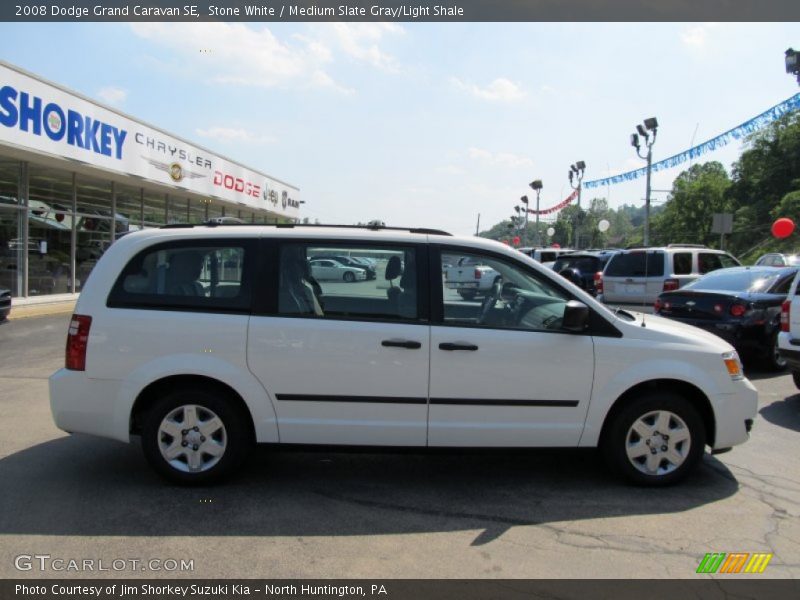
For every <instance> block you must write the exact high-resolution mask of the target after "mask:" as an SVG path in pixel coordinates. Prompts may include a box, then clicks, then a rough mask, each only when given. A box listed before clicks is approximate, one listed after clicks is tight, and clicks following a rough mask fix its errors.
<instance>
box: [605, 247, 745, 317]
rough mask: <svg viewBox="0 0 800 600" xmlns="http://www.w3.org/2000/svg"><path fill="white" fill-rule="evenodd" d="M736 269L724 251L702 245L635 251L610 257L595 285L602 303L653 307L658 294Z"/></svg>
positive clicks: (629, 250) (737, 263) (733, 259)
mask: <svg viewBox="0 0 800 600" xmlns="http://www.w3.org/2000/svg"><path fill="white" fill-rule="evenodd" d="M736 266H739V261H738V260H736V259H735V258H734V257H733V256H731V255H730V254H728V253H727V252H723V251H722V250H712V249H710V248H706V247H705V246H697V245H689V244H670V245H669V246H666V247H660V248H634V249H628V250H624V251H622V252H619V253H617V254H615V255H614V256H612V257H611V259H610V260H609V261H608V263H607V264H606V268H605V270H604V271H603V277H602V279H601V280H600V281H599V282H598V283H599V285H600V287H601V288H602V300H603V302H606V303H613V304H638V303H646V304H652V303H653V302H655V300H656V298H657V297H658V295H659V294H660V293H661V292H669V291H671V290H677V289H679V288H682V287H683V286H685V285H686V284H687V283H690V282H692V281H694V280H695V279H699V278H700V277H701V276H702V275H705V274H706V273H710V272H711V271H716V270H717V269H723V268H727V267H736Z"/></svg>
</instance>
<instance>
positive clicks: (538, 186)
mask: <svg viewBox="0 0 800 600" xmlns="http://www.w3.org/2000/svg"><path fill="white" fill-rule="evenodd" d="M530 186H531V189H533V191H534V192H536V238H535V239H536V245H537V246H541V245H542V233H541V231H539V194H540V193H541V191H542V180H541V179H535V180H534V181H531V183H530ZM523 197H524V198H526V199H527V196H523ZM527 207H528V206H527V203H526V204H525V208H527ZM527 216H528V211H527V210H526V211H525V217H526V218H527Z"/></svg>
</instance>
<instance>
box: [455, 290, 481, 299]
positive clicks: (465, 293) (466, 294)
mask: <svg viewBox="0 0 800 600" xmlns="http://www.w3.org/2000/svg"><path fill="white" fill-rule="evenodd" d="M458 295H459V296H461V297H462V298H463V299H464V300H467V301H469V300H474V299H475V296H477V295H478V292H476V291H475V290H458Z"/></svg>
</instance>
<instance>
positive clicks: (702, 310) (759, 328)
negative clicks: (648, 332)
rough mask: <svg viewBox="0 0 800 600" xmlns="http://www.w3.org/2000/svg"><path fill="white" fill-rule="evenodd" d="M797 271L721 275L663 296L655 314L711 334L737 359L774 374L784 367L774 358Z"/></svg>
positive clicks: (765, 270)
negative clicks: (758, 363)
mask: <svg viewBox="0 0 800 600" xmlns="http://www.w3.org/2000/svg"><path fill="white" fill-rule="evenodd" d="M796 273H797V267H784V268H777V269H776V268H775V267H761V266H756V267H731V268H729V269H719V270H717V271H713V272H711V273H708V274H707V275H704V276H703V277H701V278H700V279H697V280H696V281H693V282H692V283H690V284H688V285H686V286H684V287H682V288H681V289H679V290H675V291H672V292H664V293H662V294H661V295H660V296H659V297H658V299H657V300H656V302H655V307H654V311H655V313H656V314H659V315H661V316H662V317H667V318H670V319H675V320H676V321H682V322H683V323H688V324H690V325H694V326H696V327H700V328H702V329H705V330H706V331H710V332H711V333H715V334H717V335H718V336H720V337H721V338H723V339H724V340H726V341H727V342H729V343H730V344H731V345H733V346H734V347H735V348H736V349H737V350H738V351H739V353H741V354H746V353H750V354H754V355H756V356H758V358H760V359H761V360H762V361H763V362H765V363H766V364H767V366H769V367H770V368H772V369H775V370H780V369H783V368H785V367H786V361H785V360H783V358H781V356H780V353H779V352H778V332H779V331H780V317H781V304H782V303H783V301H784V300H786V295H787V294H788V292H789V287H790V286H791V285H792V279H793V278H794V276H795V274H796Z"/></svg>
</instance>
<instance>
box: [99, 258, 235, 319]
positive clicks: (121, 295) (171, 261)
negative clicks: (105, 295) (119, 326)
mask: <svg viewBox="0 0 800 600" xmlns="http://www.w3.org/2000/svg"><path fill="white" fill-rule="evenodd" d="M247 256H248V254H247V253H246V251H245V245H244V244H239V243H232V244H231V245H199V244H198V245H187V244H185V243H181V244H167V245H165V244H162V245H159V246H156V247H154V248H150V249H147V250H145V251H143V252H141V253H139V254H138V255H137V256H135V257H134V258H133V259H132V260H131V261H130V262H129V263H128V264H127V265H126V267H125V269H124V270H123V271H122V274H121V275H120V276H119V278H118V279H117V281H116V283H115V284H114V287H113V289H112V291H111V294H110V296H109V299H108V305H109V306H110V307H142V308H166V309H170V308H186V309H198V310H203V309H209V310H232V311H248V310H249V308H250V291H249V286H247V285H246V280H245V277H244V273H245V263H246V259H247Z"/></svg>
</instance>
